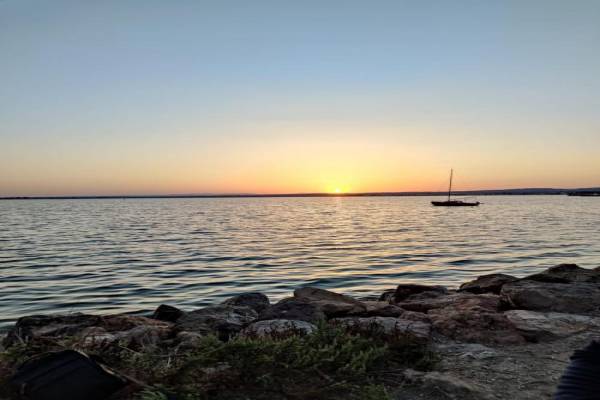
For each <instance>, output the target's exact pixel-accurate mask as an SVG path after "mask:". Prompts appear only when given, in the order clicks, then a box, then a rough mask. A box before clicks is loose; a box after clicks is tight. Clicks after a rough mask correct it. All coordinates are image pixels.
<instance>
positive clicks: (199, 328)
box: [175, 304, 258, 340]
mask: <svg viewBox="0 0 600 400" xmlns="http://www.w3.org/2000/svg"><path fill="white" fill-rule="evenodd" d="M257 317H258V314H257V313H256V311H254V310H253V309H251V308H250V307H245V306H233V305H227V304H221V305H217V306H210V307H204V308H201V309H199V310H195V311H191V312H188V313H185V314H184V315H183V316H181V317H180V318H179V319H178V320H177V323H176V324H175V330H176V331H178V332H181V331H189V332H196V333H200V334H204V335H206V334H216V335H217V336H218V337H219V338H220V339H222V340H227V339H229V338H230V337H231V336H233V335H234V334H237V333H238V332H239V331H241V330H242V328H243V327H244V326H245V325H246V324H249V323H250V322H252V321H254V320H255V319H256V318H257Z"/></svg>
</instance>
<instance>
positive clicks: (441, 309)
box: [402, 293, 525, 344]
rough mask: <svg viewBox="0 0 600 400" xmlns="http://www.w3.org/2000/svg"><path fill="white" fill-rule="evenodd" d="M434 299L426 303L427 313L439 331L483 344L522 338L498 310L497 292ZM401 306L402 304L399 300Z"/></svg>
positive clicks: (508, 342) (459, 294) (513, 342)
mask: <svg viewBox="0 0 600 400" xmlns="http://www.w3.org/2000/svg"><path fill="white" fill-rule="evenodd" d="M434 300H436V301H437V303H436V304H429V308H428V309H427V316H428V317H429V318H430V319H431V323H432V325H433V328H434V330H435V331H436V332H438V333H440V334H441V335H444V336H447V337H449V338H452V339H455V340H460V341H464V342H471V343H484V344H520V343H523V342H524V341H525V339H524V338H523V336H522V335H521V334H519V332H518V331H517V329H516V327H515V326H514V325H513V324H512V323H511V322H510V321H509V320H508V318H506V316H505V315H504V314H502V313H500V312H499V311H498V308H499V304H500V301H499V296H497V295H493V294H480V295H474V294H470V293H458V294H452V295H448V296H444V297H443V298H440V299H434ZM442 300H444V301H442ZM448 300H450V301H448ZM402 307H405V305H404V304H402Z"/></svg>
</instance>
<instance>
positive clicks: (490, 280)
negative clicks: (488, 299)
mask: <svg viewBox="0 0 600 400" xmlns="http://www.w3.org/2000/svg"><path fill="white" fill-rule="evenodd" d="M517 280H518V279H517V278H515V277H514V276H510V275H505V274H488V275H482V276H480V277H478V278H477V279H475V280H474V281H470V282H466V283H463V284H462V285H460V289H458V291H459V292H470V293H475V294H482V293H494V294H499V293H500V290H501V289H502V286H504V285H505V284H506V283H510V282H515V281H517Z"/></svg>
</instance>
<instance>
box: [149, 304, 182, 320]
mask: <svg viewBox="0 0 600 400" xmlns="http://www.w3.org/2000/svg"><path fill="white" fill-rule="evenodd" d="M182 315H183V311H181V310H180V309H179V308H177V307H173V306H169V305H166V304H161V305H160V306H158V308H157V309H156V310H155V311H154V314H152V318H153V319H157V320H159V321H166V322H175V321H177V319H179V317H181V316H182Z"/></svg>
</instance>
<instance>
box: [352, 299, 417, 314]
mask: <svg viewBox="0 0 600 400" xmlns="http://www.w3.org/2000/svg"><path fill="white" fill-rule="evenodd" d="M363 304H364V305H365V307H366V310H365V311H364V312H360V313H358V314H357V315H356V316H357V317H399V316H401V315H402V314H404V313H406V312H407V311H406V310H404V309H402V308H401V307H398V306H396V305H393V304H390V303H388V302H387V301H364V302H363Z"/></svg>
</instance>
